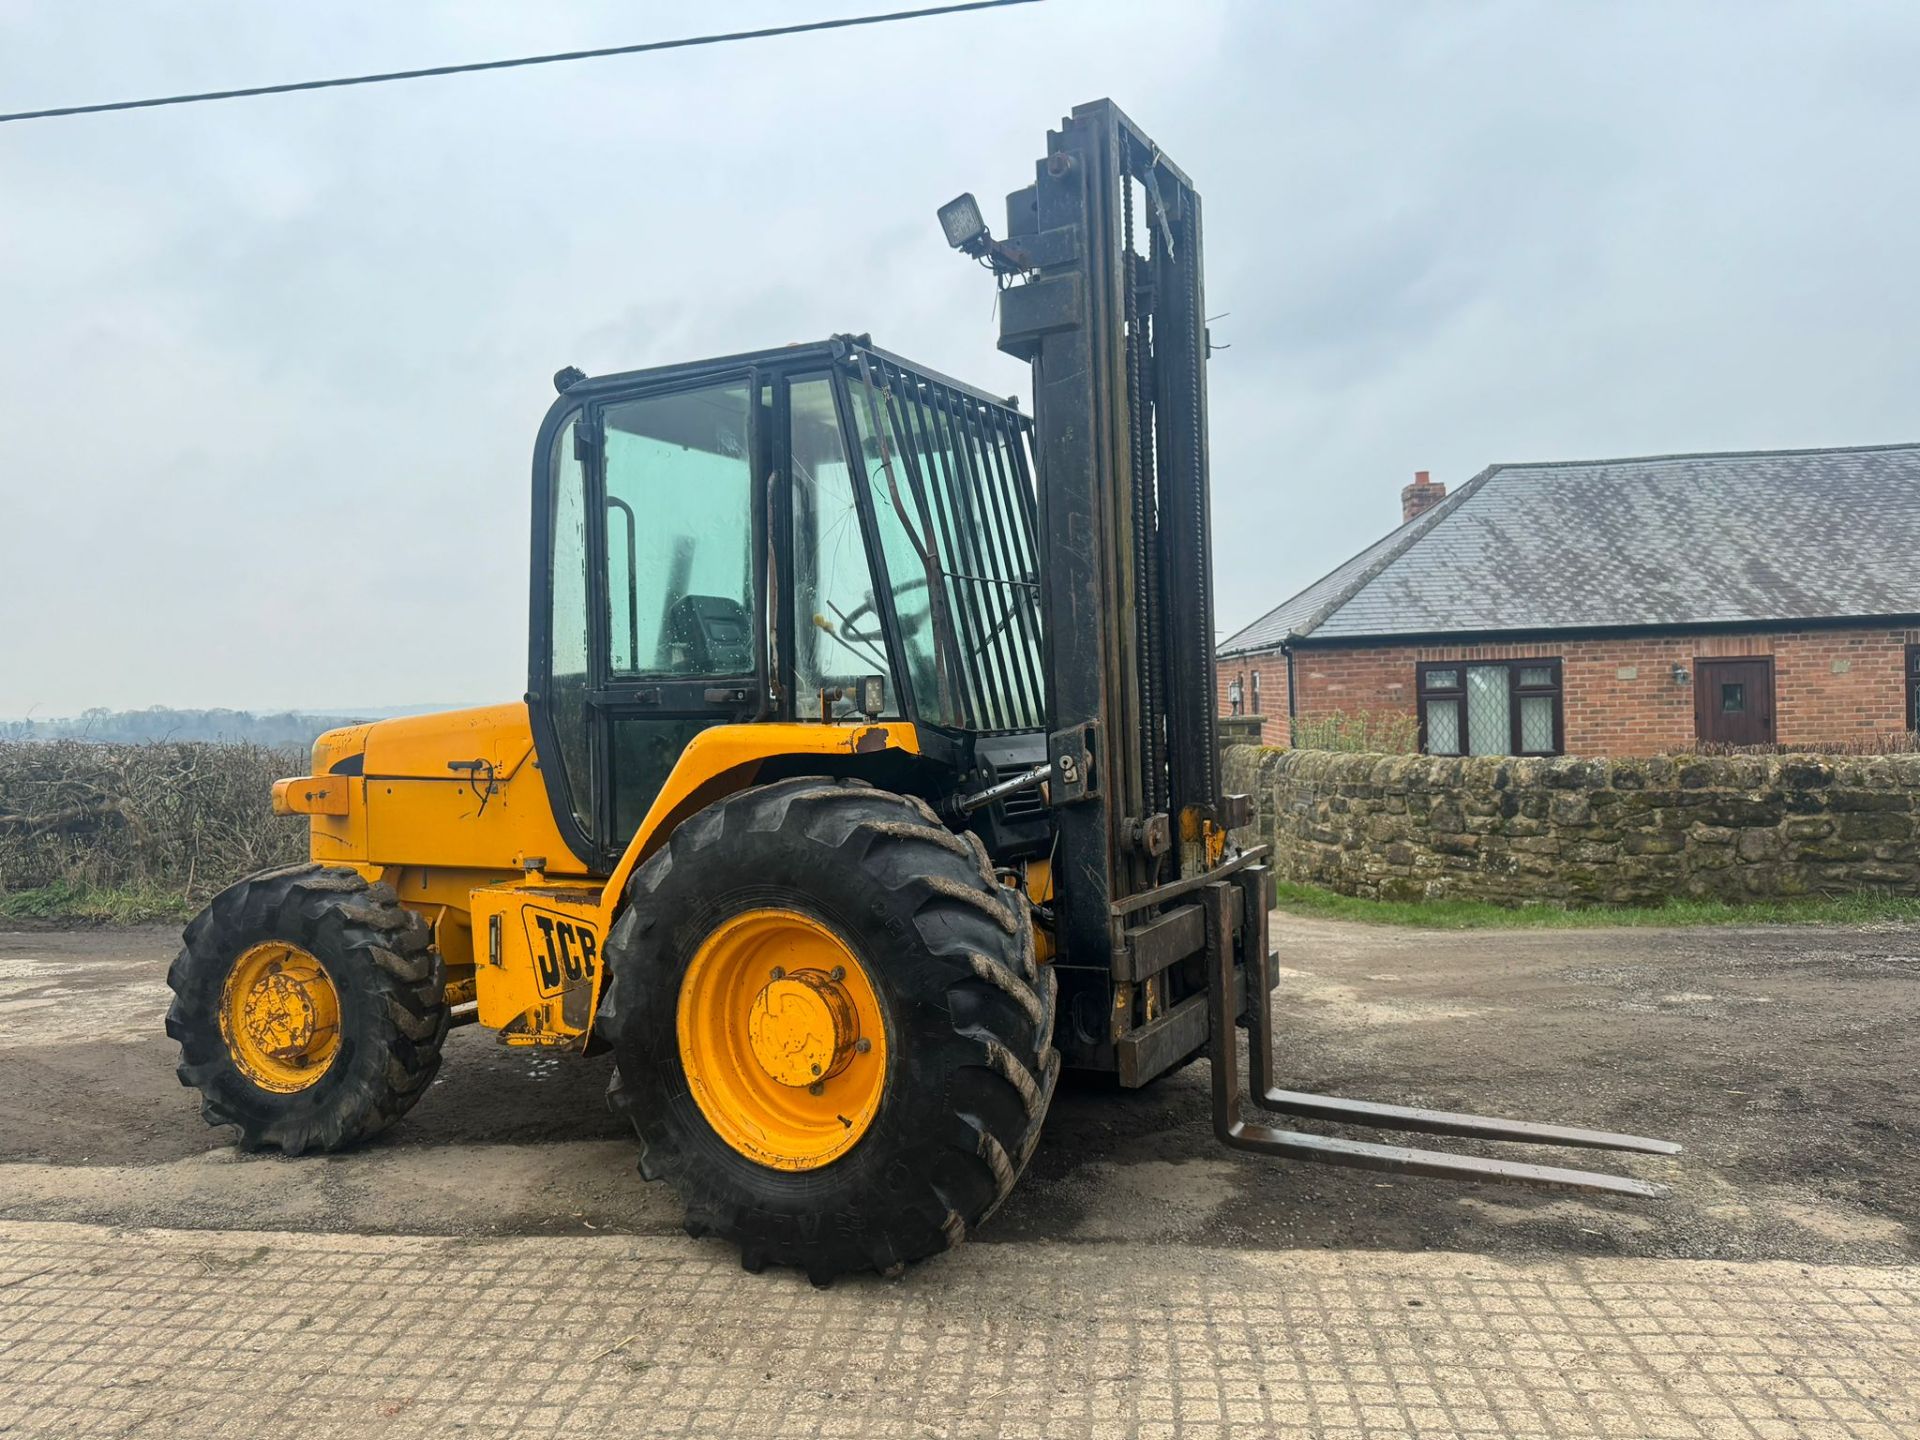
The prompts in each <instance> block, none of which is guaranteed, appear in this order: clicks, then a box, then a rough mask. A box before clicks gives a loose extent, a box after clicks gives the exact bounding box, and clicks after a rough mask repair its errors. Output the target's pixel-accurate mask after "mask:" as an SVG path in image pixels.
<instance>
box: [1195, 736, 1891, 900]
mask: <svg viewBox="0 0 1920 1440" xmlns="http://www.w3.org/2000/svg"><path fill="white" fill-rule="evenodd" d="M1226 780H1227V788H1228V789H1229V790H1231V791H1244V792H1246V793H1248V794H1250V795H1252V796H1253V797H1254V805H1255V821H1254V824H1253V825H1252V826H1251V827H1250V828H1249V829H1248V830H1247V831H1243V832H1241V835H1242V838H1244V839H1248V840H1265V841H1270V842H1271V843H1272V844H1273V845H1274V849H1275V870H1276V873H1277V874H1278V875H1279V876H1280V877H1281V878H1282V879H1286V880H1296V881H1303V882H1307V883H1310V884H1316V885H1324V886H1327V887H1328V888H1330V889H1334V890H1338V891H1340V892H1342V893H1343V894H1348V895H1366V896H1372V897H1375V898H1378V899H1386V900H1420V899H1442V898H1459V899H1476V900H1492V901H1497V902H1500V903H1503V904H1519V903H1525V902H1528V901H1540V900H1548V901H1558V902H1562V903H1568V904H1576V905H1578V904H1600V903H1606V904H1646V903H1657V902H1659V901H1661V900H1665V899H1668V898H1672V897H1683V898H1686V897H1691V898H1717V899H1724V900H1730V901H1746V900H1764V899H1772V898H1775V897H1779V896H1797V895H1808V894H1843V893H1851V892H1862V891H1874V892H1890V893H1897V894H1905V895H1913V894H1920V806H1917V805H1916V802H1917V801H1920V755H1885V756H1867V757H1859V758H1855V757H1838V756H1822V755H1736V756H1673V757H1667V756H1655V757H1653V758H1650V759H1613V760H1585V759H1564V758H1562V759H1542V760H1514V759H1506V758H1500V757H1479V758H1471V759H1448V758H1441V757H1435V756H1426V755H1338V754H1331V753H1328V752H1325V751H1307V750H1292V751H1281V750H1268V749H1258V748H1255V747H1252V746H1237V747H1235V748H1233V749H1231V750H1229V751H1227V752H1226Z"/></svg>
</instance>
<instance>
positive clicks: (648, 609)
mask: <svg viewBox="0 0 1920 1440" xmlns="http://www.w3.org/2000/svg"><path fill="white" fill-rule="evenodd" d="M760 389H761V387H760V384H759V381H758V378H757V376H756V375H755V374H754V373H753V372H752V371H738V372H733V373H730V374H724V375H719V376H711V375H709V376H703V377H701V378H700V379H699V380H698V381H697V382H692V381H681V382H680V383H672V382H664V383H655V384H653V385H650V386H648V387H646V388H644V389H638V390H636V391H634V392H632V393H630V394H616V395H610V396H604V397H597V398H595V399H594V400H593V401H591V402H590V403H588V404H587V405H586V406H585V407H584V408H583V409H582V411H581V412H580V413H579V414H578V415H577V416H576V417H575V418H574V419H573V421H572V423H571V424H570V425H569V426H568V427H567V430H570V431H571V436H572V439H571V444H570V447H568V446H567V445H566V444H565V443H564V439H565V437H564V432H563V435H562V437H561V440H562V444H561V445H559V446H557V448H558V449H559V450H560V451H561V453H560V454H558V455H556V468H555V472H554V486H553V496H552V521H551V525H550V530H551V549H550V552H549V553H550V555H551V562H550V563H551V566H552V569H551V594H552V603H551V611H550V614H551V623H550V627H549V628H550V631H551V636H550V645H551V665H550V669H551V683H550V684H549V686H548V697H549V704H548V705H547V707H546V709H547V714H548V716H549V717H550V723H551V726H552V731H553V736H554V740H555V742H556V743H555V747H554V748H555V749H556V751H557V752H558V754H559V756H560V757H561V763H562V764H563V766H564V768H565V769H566V771H567V776H566V779H567V787H566V788H567V792H568V795H569V797H570V799H571V809H572V812H573V818H574V820H575V822H576V825H577V826H578V828H579V829H580V830H582V831H584V832H585V836H584V838H585V840H586V842H587V844H588V845H589V847H590V848H591V850H592V851H593V852H594V856H593V858H594V859H595V860H597V861H598V862H599V864H600V865H601V866H603V867H608V866H611V864H612V862H613V860H614V859H615V858H617V857H618V855H619V854H620V852H621V851H622V850H624V849H625V847H626V843H627V840H628V839H629V838H630V837H631V836H632V835H633V833H634V831H635V830H636V829H638V828H639V825H640V822H641V820H642V819H643V818H644V817H645V815H646V813H647V809H648V807H649V806H650V805H652V803H653V800H654V797H655V796H656V795H657V794H658V793H659V790H660V787H661V785H662V783H663V782H664V781H665V780H666V777H667V775H668V774H669V773H670V772H671V771H672V769H673V766H674V764H675V762H676V761H677V760H678V759H679V757H680V753H681V751H682V750H684V749H685V748H686V745H687V742H688V741H689V740H691V739H692V738H693V736H695V735H697V734H698V733H699V732H700V731H701V730H703V729H705V728H707V727H708V726H710V725H719V724H727V723H734V722H739V721H744V720H752V719H755V718H758V717H760V716H763V715H764V714H765V713H766V710H767V706H766V697H767V695H768V676H767V646H766V605H765V598H764V597H765V594H766V576H765V556H766V525H767V517H766V509H767V507H766V504H765V502H764V492H765V488H766V487H765V486H764V484H756V481H755V477H756V476H764V475H765V474H766V473H767V467H766V463H765V454H764V450H763V440H762V432H763V429H764V428H765V427H763V426H762V425H761V423H760V414H759V411H760V400H759V396H760ZM568 448H570V450H571V454H570V455H569V454H567V453H565V452H566V450H567V449H568ZM569 462H570V463H569ZM757 497H758V498H757ZM571 551H578V552H579V553H578V554H577V555H575V554H571V553H570V552H571ZM581 582H584V584H582V583H581ZM576 611H577V612H579V613H574V612H576ZM581 650H584V652H585V653H584V655H582V654H580V653H579V652H580V651H581ZM576 672H577V674H578V679H577V682H576V683H577V685H578V690H577V692H576V693H572V694H570V689H569V681H570V680H571V679H573V676H574V674H575V673H576ZM543 750H544V747H543ZM551 788H552V787H551V786H550V789H551Z"/></svg>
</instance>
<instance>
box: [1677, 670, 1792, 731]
mask: <svg viewBox="0 0 1920 1440" xmlns="http://www.w3.org/2000/svg"><path fill="white" fill-rule="evenodd" d="M1693 712H1694V733H1695V734H1696V735H1698V736H1699V737H1700V738H1701V739H1702V740H1707V741H1712V742H1714V743H1717V744H1722V745H1771V744H1772V743H1773V661H1772V660H1771V659H1766V658H1762V659H1756V660H1696V661H1694V663H1693Z"/></svg>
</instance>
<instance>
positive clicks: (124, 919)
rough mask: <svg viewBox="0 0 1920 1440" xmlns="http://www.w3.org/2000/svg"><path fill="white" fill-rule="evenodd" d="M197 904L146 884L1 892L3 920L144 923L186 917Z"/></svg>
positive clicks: (61, 884) (59, 885) (58, 886)
mask: <svg viewBox="0 0 1920 1440" xmlns="http://www.w3.org/2000/svg"><path fill="white" fill-rule="evenodd" d="M195 908H196V907H195V906H194V905H193V904H192V903H191V902H189V901H188V900H186V899H185V898H184V897H182V896H181V895H180V893H179V892H178V891H175V890H159V889H154V888H152V887H150V886H149V887H142V886H124V887H121V886H116V887H113V888H108V889H103V888H101V887H98V886H93V885H71V884H68V883H66V882H64V881H62V882H59V883H57V884H53V885H43V886H41V887H39V888H38V889H35V890H14V891H10V892H8V893H6V894H0V920H38V921H42V922H45V923H48V924H61V925H141V924H147V923H149V922H152V921H158V920H185V919H186V918H187V917H188V916H190V915H192V914H193V912H194V909H195Z"/></svg>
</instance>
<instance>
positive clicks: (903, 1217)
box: [597, 779, 1060, 1283]
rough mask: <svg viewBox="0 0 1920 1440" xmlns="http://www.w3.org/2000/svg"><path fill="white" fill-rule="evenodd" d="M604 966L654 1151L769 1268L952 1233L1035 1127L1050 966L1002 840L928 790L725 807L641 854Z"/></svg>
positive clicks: (823, 789) (823, 1277)
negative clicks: (985, 842) (998, 875)
mask: <svg viewBox="0 0 1920 1440" xmlns="http://www.w3.org/2000/svg"><path fill="white" fill-rule="evenodd" d="M606 960H607V973H608V984H609V990H608V995H607V998H606V1001H605V1004H604V1006H603V1009H602V1013H601V1016H600V1018H599V1021H598V1022H597V1023H598V1028H599V1029H600V1032H601V1033H602V1034H604V1035H605V1036H606V1037H607V1039H608V1040H609V1041H610V1042H611V1044H612V1048H613V1053H614V1059H615V1064H616V1073H615V1077H614V1081H613V1088H612V1100H613V1103H614V1106H615V1108H616V1109H618V1110H620V1111H622V1112H623V1113H625V1114H626V1115H627V1116H628V1118H629V1119H630V1120H631V1121H632V1123H633V1126H634V1129H635V1131H636V1133H637V1134H638V1135H639V1137H640V1142H641V1146H642V1157H641V1162H640V1168H641V1170H642V1172H643V1173H644V1174H646V1175H647V1177H648V1178H649V1179H656V1178H657V1179H664V1180H666V1181H668V1182H669V1183H670V1184H671V1185H672V1186H673V1187H674V1189H675V1190H676V1191H677V1192H678V1193H679V1195H680V1197H681V1198H682V1200H683V1201H684V1202H685V1204H686V1207H687V1228H688V1230H689V1231H691V1232H693V1233H694V1234H705V1233H709V1232H711V1233H714V1234H717V1235H720V1236H722V1237H724V1238H726V1239H728V1240H731V1241H733V1242H734V1243H735V1244H737V1245H738V1246H739V1247H740V1256H741V1263H742V1264H744V1265H745V1266H746V1267H747V1268H748V1269H751V1270H757V1269H759V1268H760V1267H761V1266H763V1265H766V1264H769V1263H772V1264H786V1265H796V1266H799V1267H801V1268H803V1269H805V1270H806V1271H807V1273H808V1275H809V1276H810V1277H811V1278H812V1279H813V1280H814V1281H816V1282H817V1283H824V1282H826V1281H827V1280H829V1279H831V1278H832V1277H833V1276H835V1275H838V1274H842V1273H845V1272H847V1271H851V1270H865V1269H875V1270H880V1271H882V1272H892V1271H894V1270H896V1269H897V1268H898V1267H900V1266H902V1265H904V1264H906V1263H907V1262H909V1261H913V1260H918V1259H921V1258H923V1257H925V1256H928V1255H933V1254H936V1253H938V1252H940V1251H942V1250H946V1249H949V1248H951V1247H952V1246H954V1245H956V1244H958V1243H959V1242H960V1241H961V1239H963V1238H964V1237H965V1236H966V1234H967V1232H968V1231H969V1230H971V1229H972V1228H973V1227H974V1226H976V1225H978V1224H979V1223H980V1222H981V1221H983V1220H984V1219H986V1217H987V1216H988V1215H990V1214H991V1213H992V1212H993V1210H994V1208H995V1207H996V1206H998V1205H999V1204H1000V1202H1001V1201H1002V1200H1004V1199H1005V1198H1006V1196H1007V1194H1008V1192H1009V1191H1010V1190H1011V1189H1012V1188H1013V1183H1014V1181H1015V1179H1016V1178H1017V1177H1018V1176H1019V1173H1020V1171H1021V1169H1022V1168H1023V1167H1024V1165H1025V1164H1026V1161H1027V1157H1028V1156H1029V1155H1030V1154H1031V1153H1032V1151H1033V1147H1034V1145H1035V1143H1036V1142H1037V1140H1038V1139H1039V1135H1040V1126H1041V1121H1042V1120H1043V1119H1044V1118H1045V1115H1046V1110H1047V1105H1048V1102H1049V1100H1050V1099H1051V1097H1052V1094H1053V1088H1054V1084H1055V1081H1056V1079H1057V1078H1058V1075H1059V1063H1060V1062H1059V1056H1058V1055H1057V1053H1056V1052H1055V1050H1054V1048H1053V996H1054V985H1053V976H1052V974H1051V973H1050V972H1047V971H1044V970H1042V969H1041V968H1040V967H1039V966H1038V965H1037V964H1036V963H1035V960H1034V953H1033V933H1032V929H1031V926H1030V923H1029V921H1028V919H1027V914H1026V909H1025V904H1024V901H1022V900H1021V899H1020V897H1018V896H1017V895H1015V894H1014V893H1013V892H1012V891H1010V890H1008V889H1007V888H1006V887H1004V886H1002V885H1000V884H999V883H998V882H997V881H996V880H995V878H994V876H993V872H992V869H991V867H990V865H989V864H988V861H987V856H986V852H985V850H984V848H982V847H981V846H980V844H979V842H978V841H977V840H976V839H975V838H974V837H972V836H962V835H955V834H953V833H952V832H951V831H949V830H948V829H946V827H945V826H943V825H941V824H940V823H939V821H938V819H937V818H936V817H935V816H934V814H933V812H932V811H931V810H930V809H928V808H927V807H926V806H925V805H924V804H922V803H921V802H920V801H918V800H914V799H911V798H908V797H905V796H901V795H896V794H892V793H890V792H887V791H883V790H876V789H874V788H872V787H871V786H867V785H863V784H860V783H858V782H851V781H835V780H825V779H802V780H788V781H782V782H780V783H778V784H773V785H767V786H762V787H758V788H756V789H752V790H747V791H743V792H741V793H740V794H738V795H734V796H731V797H729V798H727V799H725V800H722V801H720V802H719V803H718V804H716V805H714V806H712V807H710V808H709V809H707V810H705V811H702V812H701V813H700V814H698V815H696V816H694V817H693V818H691V819H689V820H688V821H686V822H685V823H684V824H682V825H681V826H680V827H679V829H678V830H676V831H675V833H674V835H673V837H672V838H671V839H670V840H669V841H668V843H667V845H666V847H665V848H663V849H662V850H661V851H660V852H659V853H658V854H656V855H654V856H653V857H652V858H651V859H649V860H648V861H647V863H646V864H645V865H643V866H641V867H640V869H639V870H638V871H637V872H636V873H635V875H634V878H633V882H632V884H631V885H630V886H629V889H628V900H627V906H626V908H625V910H624V911H623V912H622V914H621V916H620V918H619V920H617V921H616V922H615V924H614V927H613V931H612V933H611V934H610V935H609V936H608V940H607V947H606Z"/></svg>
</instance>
